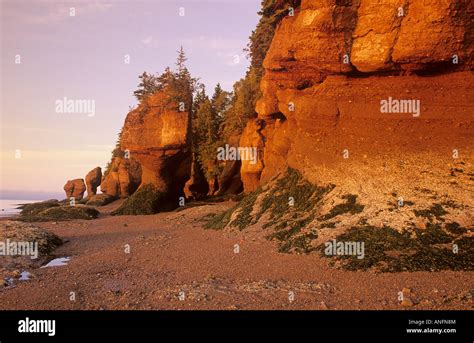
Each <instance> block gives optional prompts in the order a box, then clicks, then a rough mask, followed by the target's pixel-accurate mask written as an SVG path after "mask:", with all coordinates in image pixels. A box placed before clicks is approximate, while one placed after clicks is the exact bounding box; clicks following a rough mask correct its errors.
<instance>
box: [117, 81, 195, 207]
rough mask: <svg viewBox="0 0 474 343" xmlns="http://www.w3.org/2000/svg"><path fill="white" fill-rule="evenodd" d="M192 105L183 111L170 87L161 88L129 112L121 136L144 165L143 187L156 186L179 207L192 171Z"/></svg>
mask: <svg viewBox="0 0 474 343" xmlns="http://www.w3.org/2000/svg"><path fill="white" fill-rule="evenodd" d="M190 107H191V106H186V110H184V111H180V110H179V106H178V104H177V103H176V100H175V99H174V98H173V97H172V95H171V94H170V93H169V92H168V91H167V90H163V91H159V92H157V93H155V94H153V95H151V96H149V97H148V98H147V99H145V100H143V101H142V103H141V104H140V105H139V106H138V107H137V108H136V109H135V110H133V111H131V112H130V113H129V114H128V115H127V118H126V119H125V124H124V126H123V129H122V136H121V144H120V148H121V150H122V151H124V152H127V153H128V155H129V158H130V159H133V160H135V161H137V162H138V163H139V164H140V167H141V182H140V187H142V186H143V185H146V184H152V185H154V186H155V189H157V190H158V191H159V192H160V193H161V194H162V195H161V196H160V199H166V201H169V202H173V203H176V206H177V205H178V202H177V199H178V198H179V197H180V196H183V195H184V194H183V188H184V185H185V183H186V181H187V180H188V179H189V178H190V172H191V160H192V157H191V145H190V132H191V130H190V124H191V123H190ZM119 172H120V170H119ZM163 201H164V200H163Z"/></svg>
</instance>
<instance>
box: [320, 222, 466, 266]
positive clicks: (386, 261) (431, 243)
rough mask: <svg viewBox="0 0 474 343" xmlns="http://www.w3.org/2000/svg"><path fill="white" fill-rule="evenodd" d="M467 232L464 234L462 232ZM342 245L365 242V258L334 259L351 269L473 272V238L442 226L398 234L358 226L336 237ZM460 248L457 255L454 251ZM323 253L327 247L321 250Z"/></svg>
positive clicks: (338, 257)
mask: <svg viewBox="0 0 474 343" xmlns="http://www.w3.org/2000/svg"><path fill="white" fill-rule="evenodd" d="M463 232H464V231H463ZM336 240H337V241H339V242H344V241H347V242H364V248H365V249H364V250H365V251H364V258H362V259H358V258H357V257H356V256H332V257H331V258H335V259H336V260H339V261H341V262H342V268H344V269H348V270H368V269H371V268H375V269H377V270H379V271H381V272H402V271H438V270H465V271H473V270H474V238H473V237H466V236H464V237H463V236H462V235H461V234H448V233H446V232H445V231H444V230H443V229H441V227H439V226H429V227H428V228H427V230H418V231H416V235H415V237H413V235H412V234H411V233H410V231H408V230H405V231H403V232H398V231H396V230H394V229H392V228H390V227H383V228H379V227H374V226H356V227H352V228H351V229H350V230H348V231H347V232H345V233H343V234H341V235H339V236H338V237H337V238H336ZM454 244H456V245H457V246H458V249H459V250H458V252H457V253H455V252H454V251H453V250H452V247H453V245H454ZM319 249H320V251H321V255H322V256H324V257H327V256H326V255H325V254H324V249H325V245H324V244H323V245H321V246H320V247H319Z"/></svg>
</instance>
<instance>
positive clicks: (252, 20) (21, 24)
mask: <svg viewBox="0 0 474 343" xmlns="http://www.w3.org/2000/svg"><path fill="white" fill-rule="evenodd" d="M259 7H260V1H259V0H228V1H224V0H221V1H218V0H215V1H212V0H194V1H189V0H188V1H162V0H156V1H131V0H128V1H123V0H122V1H92V0H86V1H61V2H59V1H46V0H45V1H37V0H36V1H25V0H23V1H21V0H6V1H5V0H2V2H1V13H0V22H1V32H0V36H1V75H2V76H1V92H0V93H1V98H0V103H1V118H0V119H1V141H0V144H1V145H0V161H1V174H0V190H1V192H0V197H3V198H5V197H7V198H11V197H12V196H14V195H15V193H16V194H18V198H21V195H23V194H25V193H28V194H33V193H36V192H47V193H48V194H44V195H41V197H48V196H56V197H57V196H61V195H62V194H63V192H62V187H63V185H64V184H65V182H66V181H67V180H68V179H74V178H83V177H84V176H85V175H86V173H87V172H88V171H89V170H91V169H92V168H94V167H96V166H101V167H104V166H105V164H106V163H107V162H108V161H109V159H110V152H111V150H112V148H113V146H114V144H115V140H116V137H117V133H118V132H119V130H120V128H121V126H122V124H123V121H124V119H125V115H126V114H127V112H128V110H129V107H130V106H134V105H135V104H136V101H135V99H134V97H133V95H132V94H133V91H134V90H135V89H136V86H137V84H138V81H139V80H138V78H137V76H138V75H139V74H141V73H142V72H143V71H145V70H146V71H149V72H161V71H162V70H163V69H164V68H165V67H166V66H171V67H172V66H174V62H175V59H176V50H178V49H179V47H180V46H181V45H182V46H183V47H184V49H185V51H186V53H187V55H188V67H189V69H190V71H191V73H192V74H193V75H194V76H196V77H199V78H201V82H203V83H205V84H206V86H207V89H208V90H212V89H213V87H214V85H215V84H216V83H217V82H220V83H221V85H222V86H223V87H224V88H225V89H227V90H231V87H232V84H233V83H234V82H235V81H237V80H238V79H240V78H241V77H243V76H244V75H245V70H246V68H247V67H248V61H247V60H246V58H245V54H244V53H243V49H244V48H245V46H246V44H247V41H248V36H249V35H250V33H251V31H252V30H253V29H254V28H255V25H256V23H257V21H258V16H257V11H258V10H259ZM71 8H74V9H73V10H71ZM181 8H182V9H181ZM183 9H184V16H180V13H181V14H182V13H183ZM74 11H75V16H71V15H70V14H71V13H73V12H74ZM180 11H181V12H180ZM127 55H128V56H129V58H130V63H129V64H127V63H125V60H126V59H127ZM236 55H238V56H239V60H240V61H239V62H238V63H235V56H236ZM18 56H19V57H20V62H21V63H16V62H18ZM64 97H66V98H68V99H88V100H93V101H94V103H95V114H94V116H88V115H87V114H70V113H56V112H55V107H56V105H55V103H56V101H57V100H59V99H63V98H64ZM18 153H19V154H20V155H21V156H20V158H17V157H18ZM6 190H8V192H6ZM58 193H59V194H58Z"/></svg>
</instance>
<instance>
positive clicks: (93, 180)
mask: <svg viewBox="0 0 474 343" xmlns="http://www.w3.org/2000/svg"><path fill="white" fill-rule="evenodd" d="M101 181H102V169H101V168H100V167H96V168H94V169H92V170H91V171H90V172H88V173H87V175H86V188H87V196H88V197H91V196H93V195H95V194H97V187H99V186H100V183H101Z"/></svg>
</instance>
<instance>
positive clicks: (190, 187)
mask: <svg viewBox="0 0 474 343" xmlns="http://www.w3.org/2000/svg"><path fill="white" fill-rule="evenodd" d="M208 191H209V185H208V183H207V180H206V177H205V176H204V173H203V172H202V170H201V167H200V165H199V163H198V161H197V159H196V158H195V157H194V156H193V161H192V164H191V176H190V178H189V180H188V181H186V183H185V185H184V189H183V192H184V195H185V197H186V199H195V200H196V199H200V198H202V197H204V196H205V195H206V194H207V192H208Z"/></svg>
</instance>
